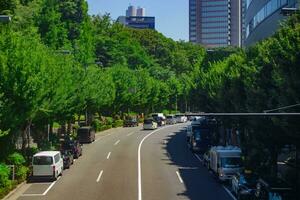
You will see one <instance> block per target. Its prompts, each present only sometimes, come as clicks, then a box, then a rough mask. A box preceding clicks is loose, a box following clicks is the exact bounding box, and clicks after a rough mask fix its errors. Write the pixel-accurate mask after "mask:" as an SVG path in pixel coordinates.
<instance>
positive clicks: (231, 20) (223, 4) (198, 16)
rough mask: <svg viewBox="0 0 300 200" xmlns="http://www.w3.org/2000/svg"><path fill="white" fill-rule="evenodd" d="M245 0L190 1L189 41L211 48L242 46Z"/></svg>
mask: <svg viewBox="0 0 300 200" xmlns="http://www.w3.org/2000/svg"><path fill="white" fill-rule="evenodd" d="M242 2H243V0H189V40H190V41H191V42H193V43H198V44H202V45H204V46H206V47H208V48H210V47H226V46H241V43H242Z"/></svg>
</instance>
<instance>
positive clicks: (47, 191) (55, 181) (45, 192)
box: [43, 176, 61, 196]
mask: <svg viewBox="0 0 300 200" xmlns="http://www.w3.org/2000/svg"><path fill="white" fill-rule="evenodd" d="M60 178H61V176H60V177H58V178H57V180H56V181H54V182H53V183H52V184H51V185H50V186H49V187H48V189H47V190H46V191H45V192H44V193H43V196H45V195H46V194H47V193H48V192H49V190H50V189H51V188H52V187H53V186H54V184H55V183H56V182H57V181H58V180H59V179H60Z"/></svg>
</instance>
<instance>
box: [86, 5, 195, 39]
mask: <svg viewBox="0 0 300 200" xmlns="http://www.w3.org/2000/svg"><path fill="white" fill-rule="evenodd" d="M87 2H88V4H89V14H91V15H92V14H94V15H96V14H100V15H103V14H105V13H110V16H111V17H112V19H113V20H116V19H117V18H118V17H119V16H121V15H123V16H124V15H125V12H126V9H127V8H128V6H129V5H133V6H135V7H138V6H140V7H143V8H145V9H146V15H147V16H154V17H155V21H156V24H155V26H156V27H155V28H156V30H157V31H159V32H161V33H162V34H164V35H165V36H167V37H169V38H172V39H174V40H179V39H181V40H186V41H188V30H189V29H188V3H189V1H188V0H131V1H127V0H87Z"/></svg>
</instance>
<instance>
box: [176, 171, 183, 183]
mask: <svg viewBox="0 0 300 200" xmlns="http://www.w3.org/2000/svg"><path fill="white" fill-rule="evenodd" d="M176 174H177V177H178V179H179V181H180V183H183V180H182V178H181V176H180V173H179V172H178V171H176Z"/></svg>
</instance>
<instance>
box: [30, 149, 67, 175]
mask: <svg viewBox="0 0 300 200" xmlns="http://www.w3.org/2000/svg"><path fill="white" fill-rule="evenodd" d="M63 165H64V163H63V159H62V157H61V154H60V152H59V151H42V152H39V153H37V154H35V155H34V156H33V158H32V167H33V174H32V176H33V177H50V178H53V179H54V180H56V179H57V177H58V176H59V175H62V173H63V167H64V166H63Z"/></svg>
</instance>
